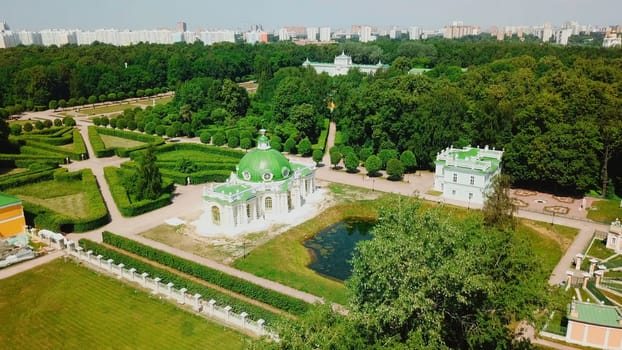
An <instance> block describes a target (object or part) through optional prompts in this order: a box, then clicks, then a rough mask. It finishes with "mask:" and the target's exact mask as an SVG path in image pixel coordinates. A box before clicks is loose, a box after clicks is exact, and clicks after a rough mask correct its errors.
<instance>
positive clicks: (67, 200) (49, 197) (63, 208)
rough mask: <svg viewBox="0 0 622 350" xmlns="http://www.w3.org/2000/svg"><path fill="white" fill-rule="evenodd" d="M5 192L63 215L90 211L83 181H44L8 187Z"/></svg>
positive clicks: (83, 214)
mask: <svg viewBox="0 0 622 350" xmlns="http://www.w3.org/2000/svg"><path fill="white" fill-rule="evenodd" d="M5 192H6V193H8V194H10V195H14V196H17V197H19V198H20V199H23V200H25V201H28V202H31V203H34V204H37V205H40V206H43V207H46V208H49V209H52V210H53V211H55V212H57V213H61V214H63V215H67V216H72V217H86V216H88V213H89V203H88V197H87V194H86V193H85V192H84V189H83V188H82V182H81V181H71V182H60V181H55V180H50V181H42V182H37V183H33V184H28V185H24V186H19V187H14V188H11V189H7V190H5Z"/></svg>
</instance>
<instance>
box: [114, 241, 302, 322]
mask: <svg viewBox="0 0 622 350" xmlns="http://www.w3.org/2000/svg"><path fill="white" fill-rule="evenodd" d="M102 237H103V240H104V242H105V243H108V244H110V245H113V246H115V247H117V248H120V249H123V250H126V251H129V252H131V253H134V254H137V255H140V256H142V257H144V258H147V259H150V260H153V261H157V262H158V263H160V264H162V265H166V266H168V267H171V268H173V269H176V270H178V271H181V272H183V273H187V274H189V275H191V276H194V277H197V278H200V279H202V280H205V281H207V282H210V283H213V284H216V285H219V286H221V287H223V288H226V289H229V290H232V291H234V292H236V293H240V294H242V295H245V296H247V297H249V298H253V299H255V300H258V301H261V302H263V303H266V304H269V305H272V306H274V307H277V308H279V309H281V310H284V311H287V312H289V313H291V314H294V315H302V314H303V313H305V311H307V310H308V309H309V304H307V303H305V302H304V301H302V300H299V299H296V298H293V297H290V296H287V295H284V294H281V293H278V292H275V291H273V290H270V289H266V288H263V287H260V286H258V285H256V284H254V283H251V282H248V281H246V280H243V279H241V278H238V277H234V276H231V275H228V274H226V273H224V272H221V271H218V270H215V269H212V268H209V267H207V266H204V265H201V264H198V263H195V262H193V261H190V260H186V259H183V258H180V257H178V256H176V255H172V254H169V253H167V252H163V251H161V250H158V249H155V248H152V247H149V246H146V245H144V244H141V243H139V242H136V241H133V240H131V239H128V238H125V237H122V236H118V235H115V234H113V233H111V232H108V231H106V232H104V233H103V234H102Z"/></svg>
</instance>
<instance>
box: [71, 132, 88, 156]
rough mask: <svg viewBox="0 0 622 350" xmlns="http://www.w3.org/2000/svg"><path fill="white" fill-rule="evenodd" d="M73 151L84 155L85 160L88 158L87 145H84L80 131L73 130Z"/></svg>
mask: <svg viewBox="0 0 622 350" xmlns="http://www.w3.org/2000/svg"><path fill="white" fill-rule="evenodd" d="M73 150H74V152H76V153H78V154H80V155H82V154H84V157H85V159H86V158H88V153H87V150H86V145H85V144H84V139H83V138H82V134H81V133H80V129H73Z"/></svg>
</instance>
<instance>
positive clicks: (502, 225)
mask: <svg viewBox="0 0 622 350" xmlns="http://www.w3.org/2000/svg"><path fill="white" fill-rule="evenodd" d="M511 185H512V180H511V178H510V177H509V176H508V175H505V174H498V175H497V176H495V177H494V178H493V179H492V188H491V190H490V191H489V192H488V193H486V194H485V198H484V207H483V208H482V213H483V214H484V222H485V223H486V224H487V225H491V226H495V227H497V228H499V229H501V230H508V229H512V228H514V225H515V221H514V212H515V211H516V206H515V205H514V203H512V198H511V197H510V186H511Z"/></svg>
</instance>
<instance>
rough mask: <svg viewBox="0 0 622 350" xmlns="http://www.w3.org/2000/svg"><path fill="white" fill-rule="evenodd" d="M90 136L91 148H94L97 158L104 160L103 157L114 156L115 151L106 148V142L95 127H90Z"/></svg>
mask: <svg viewBox="0 0 622 350" xmlns="http://www.w3.org/2000/svg"><path fill="white" fill-rule="evenodd" d="M88 134H89V142H91V147H93V152H94V153H95V157H97V158H103V157H112V156H113V155H114V149H111V148H106V145H105V144H104V141H103V140H102V138H101V137H100V136H99V133H98V132H97V129H96V128H95V127H94V126H89V127H88Z"/></svg>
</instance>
